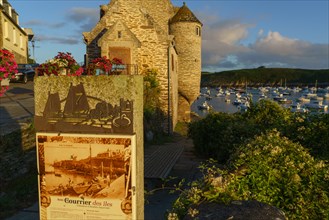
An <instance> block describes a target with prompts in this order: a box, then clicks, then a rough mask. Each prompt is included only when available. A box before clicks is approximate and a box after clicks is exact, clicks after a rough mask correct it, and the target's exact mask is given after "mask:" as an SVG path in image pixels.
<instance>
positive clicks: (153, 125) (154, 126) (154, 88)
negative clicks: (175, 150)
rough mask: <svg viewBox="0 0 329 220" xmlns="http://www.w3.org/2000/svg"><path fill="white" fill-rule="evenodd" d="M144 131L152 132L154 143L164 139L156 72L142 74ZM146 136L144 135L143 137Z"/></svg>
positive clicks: (153, 70)
mask: <svg viewBox="0 0 329 220" xmlns="http://www.w3.org/2000/svg"><path fill="white" fill-rule="evenodd" d="M143 75H144V130H145V131H146V132H152V133H153V135H154V137H153V139H154V140H155V142H157V141H161V140H162V139H163V138H164V128H163V122H164V120H165V116H164V113H163V112H162V110H161V108H160V102H159V98H160V87H159V85H160V84H159V81H158V78H157V75H158V73H157V70H155V69H147V70H146V71H145V72H144V73H143ZM145 136H146V135H145Z"/></svg>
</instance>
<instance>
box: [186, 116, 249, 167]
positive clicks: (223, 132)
mask: <svg viewBox="0 0 329 220" xmlns="http://www.w3.org/2000/svg"><path fill="white" fill-rule="evenodd" d="M188 132H189V133H188V135H189V137H191V138H192V139H193V143H194V147H195V149H196V151H197V153H199V154H201V155H202V156H204V157H211V158H214V159H216V160H218V161H219V162H225V161H226V160H227V159H228V157H229V155H230V153H231V152H233V151H234V148H235V146H237V145H239V144H241V143H242V142H244V141H245V140H246V139H247V138H249V137H252V136H253V134H254V130H253V129H252V128H251V126H250V125H249V124H248V123H246V122H245V121H244V120H243V118H242V116H241V115H240V114H228V113H222V112H218V113H212V114H209V115H207V117H206V118H204V119H202V120H200V121H197V122H193V123H191V124H190V126H189V131H188Z"/></svg>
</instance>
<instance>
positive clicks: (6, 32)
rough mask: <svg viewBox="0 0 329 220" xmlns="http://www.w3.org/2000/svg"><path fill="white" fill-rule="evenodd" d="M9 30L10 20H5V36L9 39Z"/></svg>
mask: <svg viewBox="0 0 329 220" xmlns="http://www.w3.org/2000/svg"><path fill="white" fill-rule="evenodd" d="M8 31H9V30H8V21H6V20H5V33H4V34H5V38H7V39H8Z"/></svg>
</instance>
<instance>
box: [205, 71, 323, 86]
mask: <svg viewBox="0 0 329 220" xmlns="http://www.w3.org/2000/svg"><path fill="white" fill-rule="evenodd" d="M316 81H317V85H318V86H328V85H329V69H322V70H309V69H288V68H265V67H259V68H257V69H241V70H230V71H223V72H218V73H206V72H205V73H202V77H201V86H209V87H218V86H235V87H241V86H245V85H246V82H247V85H248V86H280V85H282V86H284V85H285V84H286V85H287V86H305V85H309V86H314V84H315V82H316Z"/></svg>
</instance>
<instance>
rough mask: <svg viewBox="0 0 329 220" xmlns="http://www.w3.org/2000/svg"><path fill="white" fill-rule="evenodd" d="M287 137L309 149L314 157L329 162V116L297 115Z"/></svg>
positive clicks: (290, 125) (287, 127) (287, 131)
mask: <svg viewBox="0 0 329 220" xmlns="http://www.w3.org/2000/svg"><path fill="white" fill-rule="evenodd" d="M285 135H286V136H287V137H289V139H291V140H293V141H294V142H298V143H300V144H301V145H303V146H304V147H307V148H308V149H309V150H310V152H311V154H312V155H313V156H314V157H317V158H320V159H325V160H329V114H315V115H308V114H295V115H294V117H293V118H292V121H291V123H290V124H289V125H287V126H286V130H285Z"/></svg>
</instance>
